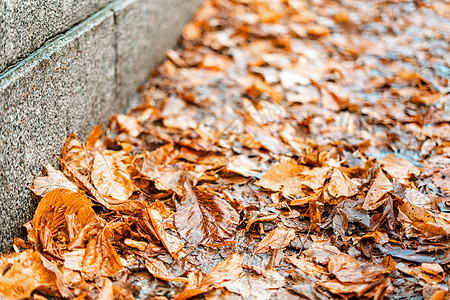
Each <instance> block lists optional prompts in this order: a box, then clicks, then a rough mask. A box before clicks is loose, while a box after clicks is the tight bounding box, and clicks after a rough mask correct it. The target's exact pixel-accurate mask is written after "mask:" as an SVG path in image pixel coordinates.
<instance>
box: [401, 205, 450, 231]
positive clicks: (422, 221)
mask: <svg viewBox="0 0 450 300" xmlns="http://www.w3.org/2000/svg"><path fill="white" fill-rule="evenodd" d="M398 220H399V221H401V222H402V226H403V228H404V229H406V235H407V236H424V237H427V238H430V237H435V236H446V235H448V234H450V214H449V213H443V212H441V213H438V214H436V213H434V212H432V211H429V210H427V209H425V208H422V207H420V206H416V205H413V204H411V203H410V202H409V201H405V203H404V204H402V205H400V206H399V215H398Z"/></svg>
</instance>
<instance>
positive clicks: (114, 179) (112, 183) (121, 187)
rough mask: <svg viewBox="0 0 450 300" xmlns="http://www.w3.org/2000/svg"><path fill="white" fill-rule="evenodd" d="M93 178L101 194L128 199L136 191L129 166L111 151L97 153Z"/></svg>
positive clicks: (93, 167)
mask: <svg viewBox="0 0 450 300" xmlns="http://www.w3.org/2000/svg"><path fill="white" fill-rule="evenodd" d="M91 179H92V182H93V183H94V186H95V187H96V188H97V190H98V191H99V192H100V193H101V194H103V195H105V196H109V197H112V198H114V199H118V200H127V199H129V198H130V197H131V195H132V194H133V192H134V191H135V187H134V185H133V183H132V182H131V178H130V174H129V173H128V171H127V167H126V166H125V164H124V163H123V162H122V161H121V160H120V158H119V157H118V156H117V155H114V154H113V153H111V152H107V151H102V152H100V151H98V152H96V153H95V156H94V164H93V166H92V173H91Z"/></svg>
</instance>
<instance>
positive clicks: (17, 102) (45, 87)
mask: <svg viewBox="0 0 450 300" xmlns="http://www.w3.org/2000/svg"><path fill="white" fill-rule="evenodd" d="M115 62H116V51H115V35H114V15H113V12H112V11H111V10H102V11H101V12H99V13H97V14H95V15H94V16H92V17H90V18H89V19H88V20H86V21H85V22H83V23H82V24H80V25H78V26H76V27H74V28H73V29H71V30H70V31H68V32H67V33H66V34H65V35H63V36H61V37H59V38H57V39H56V40H54V41H52V42H51V43H48V44H46V45H45V46H44V47H42V48H41V49H39V50H38V51H36V52H34V53H33V54H32V55H31V56H30V57H28V58H27V59H25V60H24V61H22V62H21V63H20V64H18V65H17V66H15V67H14V68H13V69H11V70H9V71H8V72H6V73H4V74H3V75H0V76H1V77H0V251H7V250H10V249H11V242H12V240H13V238H14V237H15V236H18V235H19V234H20V231H21V228H22V224H23V223H25V222H26V221H28V220H30V219H31V218H32V215H33V211H34V208H35V204H33V203H32V202H31V201H30V190H29V187H30V185H31V183H32V181H33V178H34V177H35V176H36V175H38V174H40V172H41V170H42V167H43V165H44V164H45V163H49V162H53V164H54V165H56V160H55V158H54V157H53V155H60V153H61V149H62V145H63V143H64V140H65V138H66V137H67V135H68V134H70V132H72V131H74V132H77V134H79V136H80V137H81V138H82V139H84V138H85V137H86V135H87V134H88V133H89V131H90V130H91V129H92V128H93V127H94V126H95V125H96V124H98V123H99V122H105V121H106V120H108V119H109V118H110V116H111V115H112V114H113V112H116V111H121V110H123V109H124V107H120V106H117V105H116V103H115V99H116V89H115V88H116V86H115Z"/></svg>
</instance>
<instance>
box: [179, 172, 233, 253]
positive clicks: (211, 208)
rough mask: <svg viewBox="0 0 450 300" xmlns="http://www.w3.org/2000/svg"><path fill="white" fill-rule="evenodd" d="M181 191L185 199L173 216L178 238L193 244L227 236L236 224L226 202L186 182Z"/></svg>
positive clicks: (230, 207) (231, 210) (231, 209)
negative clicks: (183, 190)
mask: <svg viewBox="0 0 450 300" xmlns="http://www.w3.org/2000/svg"><path fill="white" fill-rule="evenodd" d="M184 188H185V196H184V197H183V198H182V200H181V205H180V206H179V207H177V212H176V214H175V225H176V227H177V230H178V233H179V234H180V236H182V237H183V238H184V239H185V240H186V241H188V242H189V243H193V244H198V243H201V242H206V241H219V240H223V239H226V238H228V237H230V236H231V234H233V232H234V231H235V230H236V227H237V225H238V223H239V215H238V213H237V212H236V211H235V210H234V208H233V207H232V206H231V205H230V204H229V203H228V202H227V201H226V200H224V199H222V198H220V197H218V196H216V195H213V194H210V193H207V192H204V191H201V190H199V189H197V188H195V187H193V186H192V184H191V183H190V182H189V181H188V180H187V181H186V182H185V184H184Z"/></svg>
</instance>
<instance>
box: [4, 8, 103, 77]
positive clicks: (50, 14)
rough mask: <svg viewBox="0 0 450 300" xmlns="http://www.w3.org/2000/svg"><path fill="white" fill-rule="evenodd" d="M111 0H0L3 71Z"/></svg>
mask: <svg viewBox="0 0 450 300" xmlns="http://www.w3.org/2000/svg"><path fill="white" fill-rule="evenodd" d="M111 1H112V0H88V1H84V0H83V1H80V0H61V1H47V0H4V1H0V57H1V58H2V59H0V72H2V71H3V70H4V69H5V68H6V67H7V66H10V65H12V64H14V63H15V62H17V61H19V60H20V59H22V58H24V57H26V56H28V55H29V54H30V53H31V52H33V51H34V50H36V49H38V48H39V47H41V46H42V45H43V44H44V43H45V42H46V41H47V40H48V39H49V38H51V37H53V36H56V35H57V34H59V33H62V32H64V31H66V30H68V29H69V28H71V27H72V26H73V25H75V24H77V23H79V22H81V21H83V20H85V19H86V18H87V17H89V16H91V15H93V14H94V13H96V12H97V11H99V10H100V9H101V8H103V7H105V6H106V5H107V4H108V3H109V2H111Z"/></svg>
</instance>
